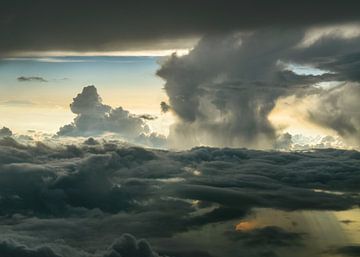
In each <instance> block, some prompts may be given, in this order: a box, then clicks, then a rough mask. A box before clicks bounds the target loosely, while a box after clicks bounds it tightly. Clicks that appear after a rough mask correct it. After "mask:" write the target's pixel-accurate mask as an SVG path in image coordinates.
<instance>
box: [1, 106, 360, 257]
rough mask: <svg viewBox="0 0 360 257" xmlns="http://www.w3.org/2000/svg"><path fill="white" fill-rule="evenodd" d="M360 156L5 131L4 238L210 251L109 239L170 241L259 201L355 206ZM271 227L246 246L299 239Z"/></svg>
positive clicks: (60, 249)
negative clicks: (167, 147)
mask: <svg viewBox="0 0 360 257" xmlns="http://www.w3.org/2000/svg"><path fill="white" fill-rule="evenodd" d="M77 108H80V107H79V106H77ZM80 109H81V108H80ZM89 142H90V143H89ZM359 162H360V156H359V153H358V152H356V151H344V150H316V151H312V152H293V153H281V152H266V151H255V150H246V149H226V148H225V149H218V148H206V147H200V148H194V149H192V150H189V151H183V152H168V151H161V150H149V149H143V148H136V147H122V146H121V144H120V143H118V142H116V141H112V142H106V141H103V142H95V143H94V142H93V140H90V139H89V140H87V143H86V144H79V145H57V146H52V147H50V146H47V145H45V144H43V143H33V144H32V145H23V144H20V143H18V142H16V141H15V140H14V139H13V138H10V137H5V138H3V139H1V140H0V229H1V231H2V234H1V235H0V239H1V240H0V241H7V242H9V240H13V241H14V242H18V243H14V245H24V247H20V249H21V250H22V251H25V252H35V253H38V251H39V250H38V249H40V248H41V247H43V246H44V247H45V246H46V247H50V248H51V249H52V251H53V252H54V254H56V255H59V256H63V257H74V256H76V257H77V256H82V257H88V256H89V257H90V256H94V257H103V256H107V257H108V256H119V255H120V256H123V252H122V251H127V250H129V249H133V250H131V251H133V253H134V256H138V255H139V252H141V253H142V254H143V255H140V256H157V255H156V254H155V252H159V253H161V254H160V255H163V254H162V253H166V254H164V255H167V253H169V254H168V255H169V256H172V255H171V251H173V252H174V255H173V256H182V255H181V252H183V253H184V256H197V255H196V253H197V252H198V253H201V254H203V256H207V255H206V251H207V249H195V250H194V248H191V247H190V248H187V249H180V248H173V249H170V248H169V247H164V245H162V246H161V245H157V244H153V243H152V244H153V245H154V248H153V249H154V250H152V248H150V247H149V245H148V244H147V243H145V241H141V242H142V243H140V241H137V240H135V239H134V238H133V237H131V236H125V239H121V240H120V241H118V243H115V244H113V247H110V248H109V247H108V246H109V244H110V242H113V240H114V238H119V236H120V235H121V234H123V233H131V234H133V235H135V236H136V237H140V238H147V239H148V240H149V241H150V242H152V239H154V238H164V237H166V238H168V240H173V239H171V238H172V236H175V235H177V234H179V233H183V232H187V231H192V230H196V229H200V228H202V227H204V226H206V225H209V224H219V223H222V222H227V221H232V220H234V219H243V218H244V217H246V215H247V214H249V213H250V212H251V211H252V210H253V209H254V208H275V209H282V210H347V209H350V208H353V207H354V206H358V205H359V195H358V193H359V192H358V190H359V187H358V185H359V183H360V181H359V179H360V176H359V174H360V170H359V167H360V163H359ZM314 188H316V189H323V190H324V191H321V190H320V191H319V190H318V191H315V190H313V189H314ZM327 190H329V191H330V192H328V191H327ZM332 190H333V191H342V192H343V193H342V194H333V193H331V191H332ZM194 201H195V202H194ZM268 230H270V231H271V233H270V232H269V231H268ZM268 230H259V231H257V230H256V231H254V232H253V233H248V234H246V235H244V234H243V235H242V236H240V238H238V239H237V240H238V241H239V242H241V244H242V245H243V246H244V247H249V246H247V245H249V244H251V242H252V241H254V240H255V241H256V240H261V242H268V245H271V247H270V248H267V249H266V250H267V251H268V252H271V251H272V250H273V249H272V248H274V247H278V246H279V245H281V246H282V247H286V246H287V245H292V244H295V243H297V239H296V238H297V237H296V235H290V234H289V235H287V236H286V237H287V238H288V239H284V237H285V234H286V233H288V232H286V231H283V230H279V229H268ZM289 233H290V232H289ZM99 235H101V236H99ZM236 235H238V234H236ZM273 235H277V237H276V238H277V239H271V238H272V237H273ZM268 237H269V238H268ZM59 238H63V239H64V240H59ZM95 238H96V240H95V241H94V240H93V239H95ZM123 238H124V237H123ZM124 240H125V241H126V242H128V243H129V246H127V247H125V246H124V244H123V243H124V242H125V241H124ZM271 240H272V241H271ZM274 240H275V241H274ZM119 242H120V243H119ZM121 242H122V243H121ZM135 242H136V243H135ZM172 242H173V243H174V244H176V240H175V239H174V241H172ZM126 245H127V244H126ZM123 246H124V247H123ZM6 247H7V248H6V249H9V247H10V246H8V245H7V246H6ZM10 248H11V247H10ZM13 248H15V249H17V247H13ZM13 248H11V249H13ZM134 249H135V250H134ZM160 250H161V251H160ZM142 251H144V252H142ZM0 253H1V252H0ZM109 254H110V255H109ZM111 254H112V255H111ZM144 254H148V255H144ZM176 254H177V255H176ZM185 254H187V255H185ZM191 254H193V255H191ZM56 255H55V256H56ZM10 256H12V255H10ZM30 256H31V255H30ZM34 256H36V257H37V255H34ZM40 256H41V255H40ZM50 256H51V255H50ZM125 256H127V255H125ZM130 256H132V255H130ZM199 256H201V255H199ZM249 256H252V255H249ZM254 256H258V255H254Z"/></svg>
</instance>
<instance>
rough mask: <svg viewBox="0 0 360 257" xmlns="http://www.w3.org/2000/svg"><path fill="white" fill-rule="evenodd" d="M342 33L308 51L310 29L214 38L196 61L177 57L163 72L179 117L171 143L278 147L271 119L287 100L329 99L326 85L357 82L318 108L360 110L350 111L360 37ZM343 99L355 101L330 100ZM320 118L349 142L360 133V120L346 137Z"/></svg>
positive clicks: (201, 46)
mask: <svg viewBox="0 0 360 257" xmlns="http://www.w3.org/2000/svg"><path fill="white" fill-rule="evenodd" d="M341 29H343V30H345V29H346V27H344V28H341ZM339 30H340V29H339ZM336 31H337V30H335V29H334V30H333V31H332V32H328V33H327V34H324V35H323V37H321V39H317V40H314V41H313V42H312V44H310V45H307V46H301V45H300V43H301V42H303V41H304V40H305V39H306V38H307V37H309V35H308V30H307V29H298V30H293V29H284V28H270V29H260V30H257V31H253V32H249V33H230V34H220V35H219V34H217V35H209V36H206V37H204V38H203V39H202V40H201V41H200V42H199V43H198V45H197V46H196V47H195V48H194V49H193V50H192V51H191V52H190V53H189V55H186V56H182V57H178V56H176V55H173V56H171V57H170V58H169V59H168V60H167V61H166V62H165V63H163V65H162V67H161V68H160V70H159V71H158V72H157V74H158V75H159V76H160V77H162V78H163V79H164V80H165V82H166V83H165V91H166V93H167V95H168V97H169V107H170V108H171V110H172V111H173V113H175V114H176V116H177V117H178V118H179V121H178V122H177V123H176V124H175V125H174V126H173V127H172V128H171V132H170V136H169V140H170V142H171V143H172V144H173V145H176V146H180V147H189V146H195V145H199V144H205V145H212V146H245V147H251V148H272V147H274V145H276V144H277V142H276V141H277V138H278V137H279V136H281V134H282V132H281V131H277V129H276V128H275V126H274V124H272V123H271V122H270V121H269V119H268V116H269V113H270V112H271V111H272V109H273V108H274V106H275V104H276V101H277V100H278V99H279V97H286V96H291V95H294V96H297V97H305V96H306V95H317V96H320V95H324V94H325V92H326V90H323V89H321V88H319V86H318V85H321V83H322V84H326V83H330V82H339V81H345V82H351V83H353V86H352V87H351V88H352V91H353V92H354V93H355V95H354V94H352V93H351V92H350V91H351V90H349V89H347V90H342V89H345V88H349V86H348V87H342V88H341V89H339V90H332V93H328V94H325V95H324V96H322V97H319V98H320V99H321V100H319V102H318V104H319V105H321V101H322V102H324V101H327V106H329V107H328V108H327V109H328V110H324V111H325V112H327V111H330V109H331V108H333V109H335V108H340V110H339V112H341V113H342V114H346V115H351V114H350V112H349V110H351V108H352V107H354V106H350V105H354V104H355V103H356V102H359V98H358V96H357V95H358V94H357V93H356V92H357V90H358V88H359V85H358V84H359V79H360V78H359V77H358V75H357V73H356V70H357V69H358V61H357V60H358V57H359V55H358V53H359V51H360V47H359V43H360V37H359V35H357V36H356V35H355V36H353V37H350V38H348V37H345V36H343V35H342V34H340V35H339V34H336V33H337V32H336ZM214 49H216V51H214ZM290 64H295V65H305V66H306V67H308V69H309V70H310V72H308V73H301V72H299V71H297V70H296V69H295V68H291V65H290ZM289 66H290V67H289ZM314 69H317V70H319V71H321V72H317V70H314ZM340 92H341V93H340ZM337 93H339V94H338V95H337V96H338V97H341V98H342V99H343V98H344V97H345V95H347V96H348V97H350V98H351V99H352V100H351V103H344V104H340V102H338V101H336V100H335V99H334V96H330V95H334V94H337ZM341 94H342V95H343V96H340V95H341ZM326 95H327V96H326ZM350 95H351V96H350ZM326 97H328V98H330V97H331V99H333V100H334V101H331V100H330V99H329V100H326V99H325V98H326ZM331 105H333V106H331ZM168 109H169V108H167V110H168ZM315 109H316V108H315ZM316 110H317V112H322V111H323V109H322V108H317V109H316ZM312 115H313V116H315V112H312ZM339 115H340V116H341V114H339ZM317 116H319V117H323V119H322V120H323V121H321V119H320V118H319V120H318V121H317V122H318V123H321V125H322V126H324V127H327V128H330V129H334V130H335V131H336V132H338V134H339V135H340V136H342V137H346V136H347V135H348V134H351V135H352V136H358V135H359V134H358V132H357V131H358V128H359V125H358V124H357V123H358V122H357V121H356V119H357V118H354V120H353V121H351V122H350V121H345V119H346V118H344V122H345V123H346V124H345V123H344V122H343V123H342V124H343V125H344V126H348V127H349V128H350V129H352V131H348V132H346V133H343V132H342V131H340V129H339V128H336V127H335V126H336V125H335V124H333V125H332V124H330V123H331V121H328V122H327V121H324V119H325V118H324V117H325V116H326V113H323V114H318V115H317ZM316 119H317V118H316V117H315V118H314V119H313V120H316ZM309 120H310V121H311V119H310V118H309ZM311 122H313V121H311ZM349 122H350V123H351V124H349ZM338 126H341V124H338ZM354 127H355V128H354ZM344 129H346V128H344Z"/></svg>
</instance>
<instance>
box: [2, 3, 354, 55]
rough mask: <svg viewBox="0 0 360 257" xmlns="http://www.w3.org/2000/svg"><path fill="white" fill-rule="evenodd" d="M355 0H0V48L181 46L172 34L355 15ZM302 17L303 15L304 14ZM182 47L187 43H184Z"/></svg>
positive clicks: (318, 21) (4, 50) (304, 22)
mask: <svg viewBox="0 0 360 257" xmlns="http://www.w3.org/2000/svg"><path fill="white" fill-rule="evenodd" d="M359 7H360V6H359V3H358V2H356V1H342V2H341V3H340V2H329V1H324V0H320V1H316V2H314V1H300V2H296V3H293V2H291V3H290V2H289V1H276V2H264V1H233V0H226V1H224V0H221V1H220V0H210V1H205V0H200V1H195V2H194V1H171V2H169V1H164V0H155V1H141V2H138V1H135V2H134V1H121V2H119V1H106V2H98V1H76V2H73V1H61V2H56V3H50V2H49V1H44V0H38V1H31V2H29V1H21V0H19V1H5V2H4V3H3V4H2V8H1V11H0V17H1V19H0V33H1V35H4V36H3V37H2V40H1V42H0V52H1V53H2V54H8V53H10V52H13V51H19V50H78V51H89V50H90V51H98V50H100V51H101V50H129V49H134V48H135V49H145V48H174V46H175V47H183V46H184V44H182V43H181V41H180V42H178V43H175V44H174V43H171V40H172V39H183V38H186V37H193V36H201V35H204V34H208V33H217V32H224V31H231V30H239V29H241V30H248V29H254V28H259V27H268V26H288V27H290V26H293V27H294V26H304V25H314V24H316V25H317V24H329V23H339V22H345V21H354V20H355V21H356V20H359V14H358V12H357V10H358V9H359ZM304 17H306V19H304ZM169 41H170V42H169ZM187 46H188V45H187Z"/></svg>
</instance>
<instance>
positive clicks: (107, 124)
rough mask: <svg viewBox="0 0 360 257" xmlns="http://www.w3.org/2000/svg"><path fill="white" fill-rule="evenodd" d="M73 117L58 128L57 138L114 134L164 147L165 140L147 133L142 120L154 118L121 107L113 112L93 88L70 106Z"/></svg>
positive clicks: (147, 129)
mask: <svg viewBox="0 0 360 257" xmlns="http://www.w3.org/2000/svg"><path fill="white" fill-rule="evenodd" d="M70 109H71V111H72V112H73V113H74V114H77V117H76V118H75V119H74V122H73V123H71V124H68V125H65V126H63V127H61V128H60V129H59V131H58V133H57V135H58V136H74V137H76V136H96V135H102V134H104V133H115V134H117V135H120V136H121V137H123V138H124V139H125V140H127V141H130V142H132V143H139V144H143V145H148V146H153V147H164V146H165V144H166V138H165V137H164V136H162V135H158V134H156V133H151V131H150V128H149V127H148V125H147V124H146V123H145V122H144V120H149V119H150V120H151V119H155V117H153V116H151V115H146V114H144V115H141V116H137V115H133V114H131V113H130V112H129V111H127V110H124V109H123V108H122V107H118V108H115V109H113V108H112V107H110V106H108V105H104V104H103V103H102V99H101V97H100V96H99V95H98V93H97V89H96V87H95V86H87V87H84V88H83V91H82V92H81V93H80V94H78V95H77V96H76V97H75V98H74V99H73V102H72V103H71V104H70Z"/></svg>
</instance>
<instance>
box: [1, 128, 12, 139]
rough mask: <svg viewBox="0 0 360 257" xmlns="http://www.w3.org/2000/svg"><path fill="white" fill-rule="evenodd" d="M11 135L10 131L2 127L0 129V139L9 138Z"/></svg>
mask: <svg viewBox="0 0 360 257" xmlns="http://www.w3.org/2000/svg"><path fill="white" fill-rule="evenodd" d="M12 134H13V133H12V131H11V130H10V129H9V128H7V127H2V128H1V129H0V138H1V137H11V136H12Z"/></svg>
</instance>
